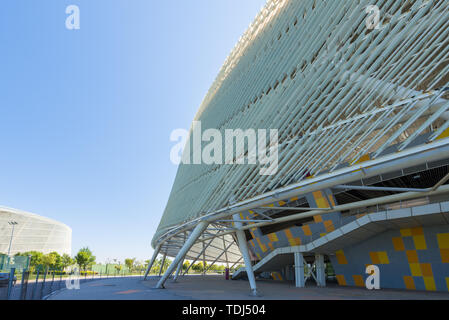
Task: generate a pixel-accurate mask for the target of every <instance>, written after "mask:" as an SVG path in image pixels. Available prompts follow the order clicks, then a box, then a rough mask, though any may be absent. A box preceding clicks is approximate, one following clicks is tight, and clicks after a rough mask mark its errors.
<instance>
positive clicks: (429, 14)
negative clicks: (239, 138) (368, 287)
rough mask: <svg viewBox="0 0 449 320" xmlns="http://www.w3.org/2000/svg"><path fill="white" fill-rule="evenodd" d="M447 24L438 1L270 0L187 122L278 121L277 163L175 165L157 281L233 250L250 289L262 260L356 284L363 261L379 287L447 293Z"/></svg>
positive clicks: (249, 124) (233, 126) (322, 280)
mask: <svg viewBox="0 0 449 320" xmlns="http://www.w3.org/2000/svg"><path fill="white" fill-rule="evenodd" d="M236 10H238V8H236ZM448 21H449V1H445V0H435V1H391V0H369V1H364V0H363V1H326V0H310V1H309V0H301V1H298V0H269V1H268V2H267V4H266V6H265V7H264V8H263V9H262V11H261V12H260V14H259V15H258V16H257V18H256V19H255V21H254V22H253V23H252V24H251V26H250V28H249V29H248V31H247V32H246V33H245V34H244V35H243V36H242V38H241V40H240V42H239V43H238V44H237V46H236V47H235V48H234V50H233V51H232V53H231V54H230V56H229V57H228V59H227V60H226V62H225V64H224V66H223V67H222V69H221V71H220V72H219V74H218V76H217V78H216V80H215V82H214V83H213V84H212V87H211V88H210V90H209V92H208V93H207V95H206V97H205V99H204V101H203V103H202V105H201V106H200V109H199V111H198V114H197V116H196V117H195V119H194V120H195V121H196V122H201V124H202V127H203V128H207V129H209V128H214V129H217V130H219V131H220V132H221V133H222V135H223V136H224V133H225V130H237V129H242V130H258V129H274V130H277V131H278V138H279V139H278V152H279V159H278V168H277V171H276V172H274V173H273V174H272V175H271V176H266V175H261V174H260V173H259V172H260V167H261V166H259V165H241V164H239V165H237V164H234V165H230V164H213V165H209V164H204V163H203V164H199V163H198V161H197V164H195V165H190V164H181V165H180V167H179V170H178V173H177V176H176V180H175V183H174V185H173V189H172V192H171V194H170V197H169V200H168V203H167V206H166V208H165V211H164V214H163V217H162V219H161V222H160V225H159V227H158V230H157V232H156V234H155V235H154V237H153V241H152V245H153V247H154V248H155V252H156V254H157V253H158V252H159V253H161V254H163V255H166V256H170V257H176V259H175V260H174V262H173V264H172V265H171V266H170V267H169V269H168V270H167V272H166V273H165V275H164V276H163V278H162V279H161V280H160V281H159V284H158V286H159V287H162V286H163V285H164V283H165V281H166V279H167V278H168V276H170V274H171V273H174V272H176V270H178V271H179V269H176V268H177V266H178V265H179V263H182V261H183V259H190V260H198V261H203V260H204V261H208V262H209V263H214V262H218V263H227V264H228V265H230V266H232V265H236V264H239V263H240V262H241V261H244V262H245V266H246V269H240V270H239V271H238V272H236V273H235V274H234V275H233V277H234V278H238V277H240V276H243V275H244V276H248V278H249V280H250V285H251V288H252V290H253V291H255V290H256V286H257V285H256V282H255V280H254V277H253V275H255V276H256V277H257V276H259V275H262V274H266V273H267V272H269V273H270V274H271V276H272V277H273V278H274V279H276V280H287V281H295V283H296V285H297V286H298V287H303V286H304V285H305V282H306V279H308V280H309V281H312V282H316V283H317V284H318V285H319V286H324V285H326V280H328V279H329V278H330V276H331V273H332V270H333V271H334V273H335V274H334V278H335V279H336V281H338V283H339V284H340V285H342V286H360V287H364V286H365V283H366V280H367V278H368V277H369V275H368V274H367V266H370V265H375V266H377V267H378V270H379V271H380V285H381V287H382V288H398V289H407V290H428V291H448V290H449V185H448V182H449V175H448V173H449V112H448V111H449V88H448V87H449V76H448V73H449V24H448ZM193 131H194V130H192V132H193ZM192 136H193V135H192V133H191V136H190V140H191V141H195V139H197V137H194V136H193V137H192ZM248 140H249V139H248ZM197 141H198V140H197ZM189 143H190V142H189ZM199 143H202V144H203V147H204V146H207V145H209V143H210V142H208V141H207V139H206V141H203V142H201V141H200V142H199ZM248 145H249V141H248ZM185 150H186V152H185V155H184V156H190V155H191V154H193V151H194V146H193V147H192V146H191V147H190V148H186V149H185ZM249 152H251V150H249V148H247V147H245V148H243V149H240V154H236V155H235V158H234V159H241V158H242V157H244V156H246V155H247V154H248V153H249ZM189 153H190V154H189ZM197 160H198V159H197ZM171 285H172V284H171ZM173 285H174V284H173Z"/></svg>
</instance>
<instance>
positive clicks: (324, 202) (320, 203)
mask: <svg viewBox="0 0 449 320" xmlns="http://www.w3.org/2000/svg"><path fill="white" fill-rule="evenodd" d="M315 201H316V204H317V206H318V208H329V203H328V202H327V200H326V199H325V198H317V199H315Z"/></svg>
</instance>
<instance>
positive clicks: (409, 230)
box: [401, 229, 412, 237]
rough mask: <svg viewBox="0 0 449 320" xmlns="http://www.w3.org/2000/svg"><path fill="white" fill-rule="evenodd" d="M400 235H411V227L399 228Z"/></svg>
mask: <svg viewBox="0 0 449 320" xmlns="http://www.w3.org/2000/svg"><path fill="white" fill-rule="evenodd" d="M401 236H403V237H411V236H412V229H402V230H401Z"/></svg>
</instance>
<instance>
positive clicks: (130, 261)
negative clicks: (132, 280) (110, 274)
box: [125, 258, 136, 271]
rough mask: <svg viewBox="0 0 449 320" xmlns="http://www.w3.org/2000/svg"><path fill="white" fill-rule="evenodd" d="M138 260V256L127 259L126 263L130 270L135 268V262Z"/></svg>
mask: <svg viewBox="0 0 449 320" xmlns="http://www.w3.org/2000/svg"><path fill="white" fill-rule="evenodd" d="M135 262H136V258H133V259H125V265H126V267H127V268H128V270H129V271H133V270H134V263H135Z"/></svg>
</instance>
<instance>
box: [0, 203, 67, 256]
mask: <svg viewBox="0 0 449 320" xmlns="http://www.w3.org/2000/svg"><path fill="white" fill-rule="evenodd" d="M29 251H38V252H42V253H44V254H47V253H50V252H57V253H59V254H61V255H62V254H64V253H67V254H68V255H70V254H71V251H72V229H70V228H69V227H68V226H66V225H65V224H62V223H60V222H57V221H54V220H51V219H48V218H44V217H41V216H38V215H36V214H32V213H28V212H23V211H19V210H16V209H9V208H4V207H0V253H1V254H8V253H9V254H10V255H11V256H13V255H15V254H17V253H25V252H29Z"/></svg>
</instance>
